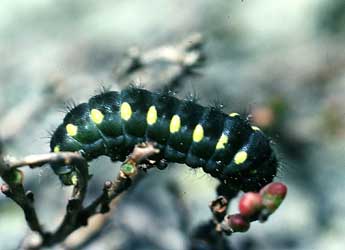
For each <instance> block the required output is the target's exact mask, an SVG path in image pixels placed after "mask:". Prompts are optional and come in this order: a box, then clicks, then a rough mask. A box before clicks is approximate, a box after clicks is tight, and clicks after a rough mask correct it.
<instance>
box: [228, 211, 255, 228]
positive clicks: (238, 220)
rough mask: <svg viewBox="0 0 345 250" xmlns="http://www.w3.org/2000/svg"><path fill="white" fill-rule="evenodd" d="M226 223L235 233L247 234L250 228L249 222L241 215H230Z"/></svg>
mask: <svg viewBox="0 0 345 250" xmlns="http://www.w3.org/2000/svg"><path fill="white" fill-rule="evenodd" d="M226 221H227V224H228V225H229V227H230V228H231V229H232V230H233V231H234V232H246V231H248V229H249V227H250V224H249V222H248V221H247V220H246V219H245V218H244V217H243V216H242V215H241V214H233V215H228V216H227V217H226Z"/></svg>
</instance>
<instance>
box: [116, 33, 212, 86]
mask: <svg viewBox="0 0 345 250" xmlns="http://www.w3.org/2000/svg"><path fill="white" fill-rule="evenodd" d="M203 44H204V41H203V38H202V36H201V35H200V34H199V33H195V34H192V35H190V36H189V37H187V38H186V39H184V40H183V41H181V42H180V43H178V44H172V45H170V44H169V45H164V46H160V47H158V48H154V49H152V50H149V51H145V52H141V51H140V50H139V49H138V48H131V49H130V50H129V51H128V58H127V59H126V60H124V61H123V62H122V63H120V65H119V66H118V67H117V68H116V69H115V71H114V78H115V80H116V81H117V82H118V83H119V85H120V86H124V85H127V84H128V82H137V81H138V79H139V80H140V83H144V84H145V86H146V87H147V88H149V89H161V88H162V86H164V87H165V88H168V89H170V90H173V89H176V88H177V87H178V86H179V85H180V83H181V81H182V80H183V79H184V78H185V77H187V76H192V75H196V74H198V73H196V71H195V70H196V69H197V68H198V67H199V66H201V65H202V63H203V62H204V60H205V55H204V53H203V51H202V46H203ZM155 63H160V64H162V63H163V64H162V65H164V64H165V65H166V67H165V68H164V67H160V68H159V69H158V70H157V69H156V70H155V68H154V64H155Z"/></svg>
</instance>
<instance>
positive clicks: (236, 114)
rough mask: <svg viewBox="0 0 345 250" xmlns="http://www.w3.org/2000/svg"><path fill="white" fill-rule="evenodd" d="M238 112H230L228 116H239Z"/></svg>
mask: <svg viewBox="0 0 345 250" xmlns="http://www.w3.org/2000/svg"><path fill="white" fill-rule="evenodd" d="M239 115H240V114H239V113H231V114H229V116H230V117H235V116H239Z"/></svg>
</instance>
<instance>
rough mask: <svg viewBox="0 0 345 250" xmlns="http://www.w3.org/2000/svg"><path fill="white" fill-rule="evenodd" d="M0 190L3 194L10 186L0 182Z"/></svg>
mask: <svg viewBox="0 0 345 250" xmlns="http://www.w3.org/2000/svg"><path fill="white" fill-rule="evenodd" d="M0 191H1V192H2V193H3V194H6V193H8V192H9V191H10V187H9V186H8V185H7V184H1V185H0Z"/></svg>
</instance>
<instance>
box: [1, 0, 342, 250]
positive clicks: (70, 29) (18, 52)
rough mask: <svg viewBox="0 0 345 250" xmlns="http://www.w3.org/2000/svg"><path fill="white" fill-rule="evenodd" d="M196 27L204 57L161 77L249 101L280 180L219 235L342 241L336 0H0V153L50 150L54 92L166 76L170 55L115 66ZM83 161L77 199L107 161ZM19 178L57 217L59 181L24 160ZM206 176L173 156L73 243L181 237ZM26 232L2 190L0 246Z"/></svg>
mask: <svg viewBox="0 0 345 250" xmlns="http://www.w3.org/2000/svg"><path fill="white" fill-rule="evenodd" d="M195 32H199V33H200V34H201V35H202V36H203V39H204V40H203V44H204V46H203V49H202V53H203V55H204V56H205V61H204V63H203V64H202V65H198V66H197V67H195V69H193V71H194V72H193V74H185V75H186V77H185V76H184V75H183V74H182V75H183V77H181V79H179V81H177V83H178V84H177V83H176V82H173V83H174V88H175V87H176V90H177V91H178V95H179V96H181V97H184V96H186V95H188V93H190V92H192V93H193V92H196V93H197V95H198V96H199V97H200V102H201V103H202V104H205V105H209V104H210V103H214V102H215V101H217V102H218V101H219V100H220V101H221V102H222V103H223V104H224V110H225V111H227V112H241V113H244V114H248V113H250V114H251V115H252V119H253V122H254V123H256V124H257V125H258V126H260V127H261V128H262V129H263V130H264V131H265V132H266V133H267V134H268V135H269V136H270V137H271V138H272V139H273V140H274V142H275V147H276V149H277V152H278V155H279V158H280V160H281V168H280V171H279V176H278V177H277V180H279V181H283V182H284V183H287V184H288V187H289V193H288V196H287V199H286V201H285V202H284V203H283V205H282V207H281V208H280V209H279V210H278V211H277V212H276V213H275V214H274V215H273V216H272V217H271V218H270V219H269V221H268V222H266V223H265V224H260V223H253V224H252V227H251V229H250V231H249V232H247V233H245V234H236V235H234V236H231V237H229V240H231V243H232V244H233V246H234V248H235V249H238V250H250V249H252V250H255V249H260V250H263V249H265V250H266V249H267V250H270V249H272V250H273V249H291V250H297V249H308V250H309V249H313V250H323V249H329V250H343V249H345V240H344V234H345V202H344V188H345V166H344V164H345V140H344V139H345V112H344V107H345V70H344V69H345V1H344V0H333V1H327V0H304V1H300V0H290V1H274V0H261V1H253V0H252V1H250V0H244V1H241V0H228V1H225V0H212V1H210V0H190V1H180V0H175V1H167V0H152V1H150V2H148V1H140V0H137V1H134V0H133V1H128V0H126V1H125V0H117V1H93V0H76V1H68V0H61V1H53V0H30V1H19V0H11V1H10V0H3V1H2V2H1V6H0V58H1V65H0V113H1V116H0V134H1V136H2V137H3V138H4V140H5V142H6V144H5V145H6V152H7V153H8V154H9V155H11V156H14V157H21V156H24V155H27V154H33V153H44V152H48V151H49V146H48V143H49V137H50V132H51V131H53V130H54V129H55V128H56V127H57V125H59V124H60V122H61V121H62V118H63V116H64V115H65V110H66V109H65V107H66V104H69V103H72V102H75V103H80V102H84V101H86V100H87V99H88V98H89V97H91V96H92V95H94V94H96V93H98V92H99V91H100V89H101V86H105V87H110V88H112V89H115V90H119V89H121V88H123V87H124V85H126V84H129V83H130V82H134V83H140V84H142V85H144V86H146V87H147V88H149V89H159V88H162V87H164V86H165V85H166V84H167V82H168V81H164V79H165V78H164V77H169V75H167V74H168V73H169V72H170V73H171V69H172V72H173V73H172V74H173V76H176V74H177V75H178V73H176V70H177V71H178V69H180V68H179V67H180V66H179V65H178V63H177V64H176V62H175V63H174V62H168V63H167V62H166V61H164V60H161V61H159V60H158V61H155V62H154V63H149V64H147V65H145V67H144V70H143V71H140V72H137V73H136V74H127V76H125V77H122V78H121V77H119V72H121V69H122V68H123V67H126V65H127V66H128V60H129V59H128V58H130V57H129V54H130V55H133V53H137V52H133V51H136V50H133V49H132V50H130V51H131V53H128V51H129V49H130V48H133V47H136V48H138V49H139V51H142V52H143V53H145V51H150V50H152V49H155V48H157V47H160V46H162V45H171V46H172V48H176V46H177V45H176V44H179V43H181V41H187V42H188V38H189V37H190V36H191V34H194V33H195ZM185 39H187V40H185ZM139 53H141V52H139ZM126 63H127V64H126ZM123 65H125V66H123ZM174 70H175V71H174ZM162 72H163V73H162ZM160 74H163V75H160ZM174 74H175V75H174ZM158 75H159V76H160V77H162V79H163V80H158V79H156V78H155V76H158ZM152 79H153V80H152ZM91 165H92V170H91V171H92V172H93V174H94V177H93V179H92V183H91V187H90V191H89V192H90V197H89V199H91V198H92V197H93V196H95V195H97V194H98V193H99V192H100V190H101V187H102V183H103V182H104V180H106V179H109V177H110V176H116V173H117V171H118V168H117V167H116V166H118V164H114V163H111V162H110V161H109V160H108V158H106V157H101V158H99V159H97V160H95V161H93V162H92V164H91ZM114 166H115V167H114ZM25 177H26V178H25V186H26V187H27V188H29V189H31V190H33V192H34V193H35V198H36V201H37V202H36V206H37V209H38V212H39V214H40V216H41V218H42V220H43V222H44V225H45V227H46V228H49V229H53V228H55V227H56V225H57V224H58V223H59V221H60V220H61V216H62V215H63V212H64V206H65V203H66V200H67V198H68V195H69V192H70V189H68V188H65V187H62V186H61V184H60V183H59V181H58V179H57V178H56V176H54V175H53V174H52V171H51V170H50V168H48V167H47V168H42V169H37V170H28V169H25ZM215 186H216V182H215V181H214V180H213V179H212V178H211V177H209V176H207V175H205V174H203V173H202V172H201V171H195V170H190V169H189V168H187V167H185V166H182V165H172V166H170V167H169V168H168V169H167V170H164V171H158V170H157V171H155V170H154V171H152V172H150V173H149V174H148V176H147V177H146V178H145V179H144V180H143V181H142V182H141V183H140V184H139V185H138V186H137V187H136V188H135V189H134V190H133V191H131V193H130V194H129V195H128V196H127V197H126V198H125V200H124V201H123V202H122V204H121V205H120V206H119V207H118V208H117V210H116V212H115V213H114V214H113V216H111V218H109V221H108V222H107V223H106V225H105V226H104V227H103V230H101V232H100V233H99V234H98V235H97V236H95V239H94V240H93V241H90V242H89V244H87V245H86V246H83V248H82V249H114V250H115V249H150V250H152V249H164V250H165V249H166V250H170V249H171V250H174V249H182V250H183V249H188V243H189V242H188V233H189V232H190V231H191V230H192V228H193V227H194V226H196V225H198V224H199V223H201V222H202V221H205V220H207V219H209V218H210V216H211V214H210V211H209V208H208V202H209V201H210V200H212V199H214V198H215V191H214V187H215ZM172 187H173V188H172ZM235 204H236V203H234V205H235ZM231 209H232V211H236V209H237V208H236V206H233V207H232V208H231ZM27 231H28V228H27V226H26V223H25V220H24V217H23V214H22V211H21V210H20V209H19V208H18V207H17V206H16V205H15V204H14V203H13V202H12V201H11V200H9V199H8V198H6V197H5V196H3V195H0V249H1V250H2V249H5V250H7V249H16V247H17V246H18V244H19V242H20V240H21V239H22V238H23V237H24V235H25V234H26V233H27ZM56 249H59V247H56Z"/></svg>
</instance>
